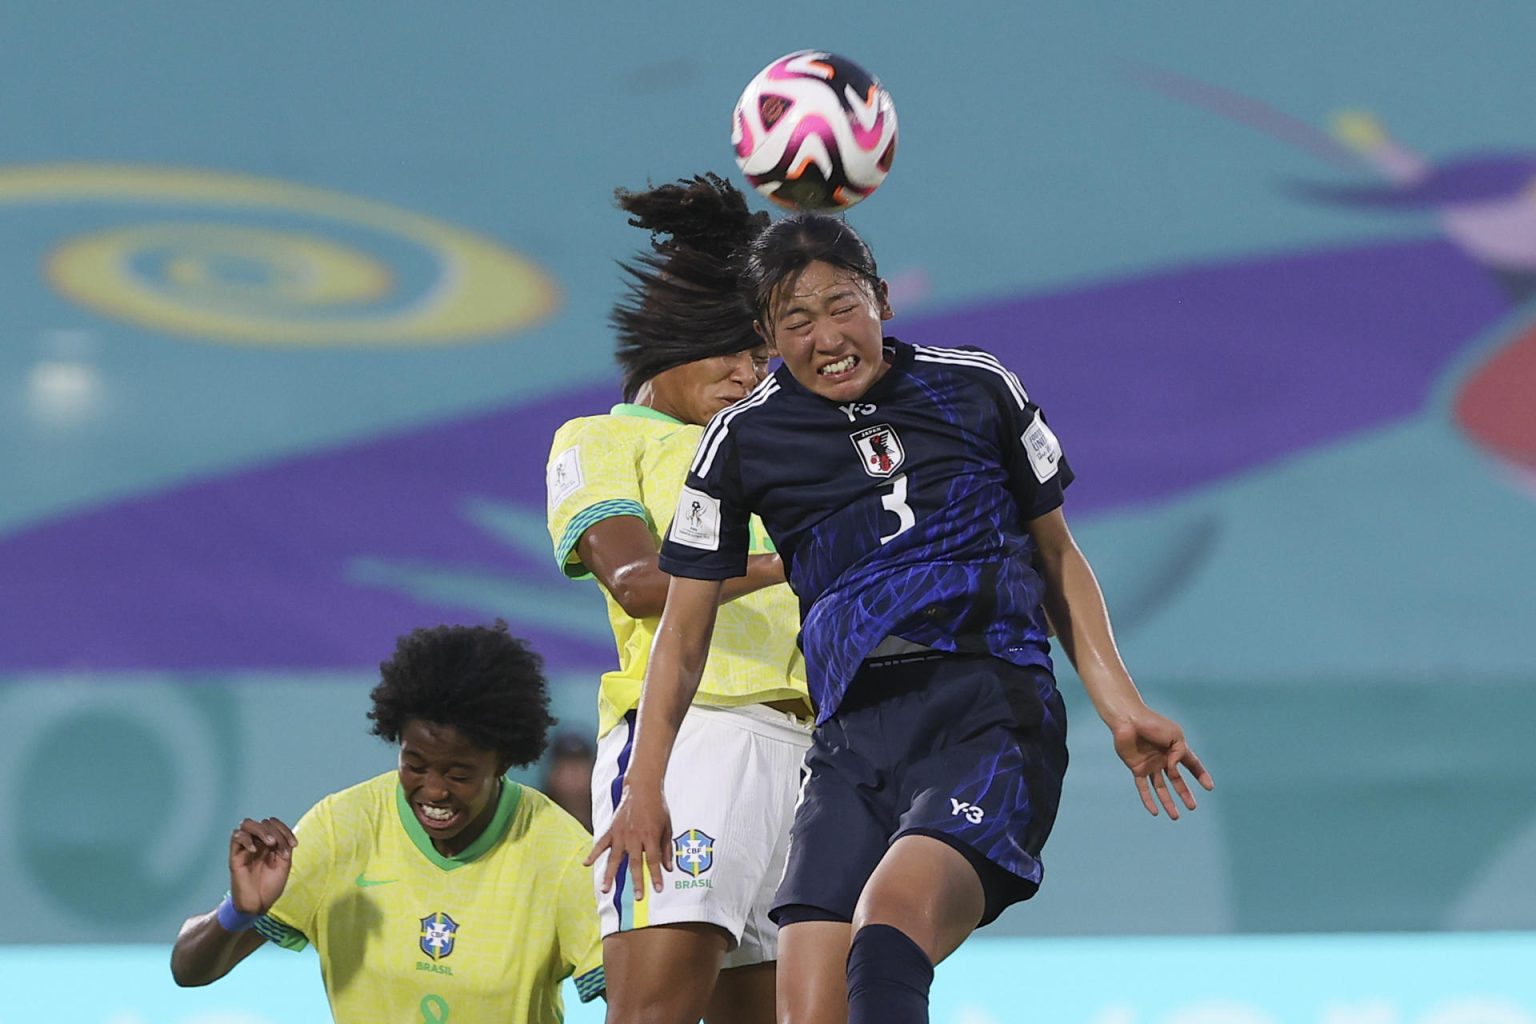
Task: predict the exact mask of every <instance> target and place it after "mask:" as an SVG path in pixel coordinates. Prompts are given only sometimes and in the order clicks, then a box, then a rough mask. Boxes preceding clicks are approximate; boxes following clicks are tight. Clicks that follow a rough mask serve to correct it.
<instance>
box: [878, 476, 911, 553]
mask: <svg viewBox="0 0 1536 1024" xmlns="http://www.w3.org/2000/svg"><path fill="white" fill-rule="evenodd" d="M890 488H891V492H890V493H889V494H882V495H880V504H881V506H882V507H884V508H885V510H886V511H887V512H894V513H896V518H897V520H898V523H897V525H896V529H895V530H893V531H892V532H890V533H888V534H886V535H885V536H883V537H881V538H880V543H881V544H889V543H890V542H891V541H893V540H895V539H896V538H897V537H900V536H901V535H902V534H904V533H906V532H907V531H908V530H910V529H912V527H913V525H915V524H916V523H917V516H916V515H914V514H913V512H912V506H911V505H908V504H907V474H905V473H902V474H901V475H899V476H894V477H892V478H891V479H890Z"/></svg>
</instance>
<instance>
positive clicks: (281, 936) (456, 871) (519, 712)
mask: <svg viewBox="0 0 1536 1024" xmlns="http://www.w3.org/2000/svg"><path fill="white" fill-rule="evenodd" d="M380 671H381V677H382V678H381V680H380V682H379V684H378V686H376V687H375V688H374V690H373V693H372V699H373V708H372V710H371V711H369V713H368V717H369V718H371V719H372V720H373V732H374V733H375V734H376V735H378V736H379V737H381V738H382V739H384V740H387V741H389V742H391V743H398V744H399V748H400V750H399V764H398V767H397V768H396V770H395V771H390V772H386V773H384V774H383V775H379V776H376V777H375V778H372V779H369V780H367V781H366V782H362V783H359V784H358V785H355V786H352V787H351V788H349V789H344V790H342V791H341V792H339V793H333V794H331V795H330V796H328V797H326V798H325V799H323V800H321V801H320V802H319V803H318V804H316V805H315V806H314V807H312V808H310V810H309V811H308V812H307V813H306V814H305V815H304V816H303V817H302V818H301V819H299V823H298V825H297V827H296V828H294V829H289V827H288V826H287V825H286V824H284V823H283V822H282V821H280V820H278V819H277V818H265V819H262V820H259V821H258V820H255V819H252V818H247V819H245V820H244V821H242V822H241V823H240V825H239V827H237V828H236V829H235V830H234V832H233V833H232V834H231V835H230V839H229V888H230V891H229V895H228V896H226V897H225V898H224V901H223V902H222V903H221V904H219V906H218V907H217V908H215V909H214V910H211V911H208V912H207V913H204V914H199V915H197V916H195V917H192V918H189V919H188V920H187V922H186V923H185V924H184V925H183V926H182V928H181V934H180V935H178V936H177V938H176V945H175V948H174V950H173V951H172V953H171V973H172V975H173V976H174V977H175V979H176V982H177V984H179V985H206V984H208V983H210V982H213V981H217V980H218V979H219V978H222V977H223V976H224V975H226V974H228V973H229V971H230V970H231V969H232V968H233V967H234V966H235V965H236V964H238V963H239V962H240V961H241V960H244V959H245V958H246V957H247V956H249V955H250V954H251V953H252V952H253V951H254V950H255V949H256V948H257V947H258V946H260V945H262V943H264V942H269V941H270V942H275V943H277V944H278V945H280V946H282V947H283V948H285V949H292V950H298V949H303V948H304V946H305V945H309V944H312V945H314V947H315V949H316V952H318V953H319V955H320V970H321V975H322V976H323V978H324V981H325V989H326V995H327V996H328V997H329V999H330V1004H331V1012H332V1014H333V1016H334V1017H335V1019H336V1020H337V1021H342V1022H357V1024H376V1022H379V1021H404V1020H410V1021H448V1020H452V1021H457V1022H470V1021H490V1020H495V1021H517V1022H523V1021H528V1022H540V1024H543V1022H549V1024H555V1022H558V1021H560V1020H562V1019H563V1016H564V1008H563V1006H562V1005H561V995H560V984H561V982H562V981H563V980H564V979H565V978H567V977H569V976H571V975H572V974H573V973H574V974H575V976H576V988H577V991H578V993H579V994H580V995H581V998H582V999H583V1000H584V1001H585V1000H589V999H592V998H595V997H596V996H597V995H599V994H601V992H602V989H603V969H602V947H601V945H600V944H599V939H598V932H597V915H596V914H595V913H593V910H592V895H591V893H592V889H591V886H592V883H591V878H590V876H589V874H588V872H587V871H586V870H585V869H584V868H583V867H582V864H581V859H582V855H583V854H584V853H585V851H586V848H587V845H588V843H589V841H590V837H589V836H588V834H587V832H586V830H585V829H583V828H582V827H581V825H579V824H578V823H577V822H576V820H575V819H574V818H572V817H571V816H570V815H569V814H567V813H565V812H564V811H563V810H561V809H560V808H559V807H557V806H555V804H554V802H553V801H551V800H550V799H549V798H548V797H546V796H544V794H542V793H540V792H538V791H537V790H534V789H530V788H528V787H526V786H521V785H518V784H517V783H515V782H513V781H511V780H510V779H507V778H506V773H507V770H508V769H509V768H511V767H512V766H513V765H527V764H530V763H532V762H533V761H535V760H537V759H538V757H539V755H540V754H542V753H543V751H544V746H545V740H546V738H547V735H548V732H549V727H550V726H551V725H552V724H553V719H552V718H550V716H549V693H548V690H547V688H546V686H545V682H544V676H543V672H542V662H541V659H540V658H539V656H538V655H537V654H535V653H534V652H533V651H532V650H530V649H529V647H528V646H527V645H526V644H525V643H524V642H523V641H522V640H519V639H517V638H515V637H513V636H510V635H509V634H508V633H507V629H506V625H505V623H501V622H498V623H497V624H496V625H495V626H440V627H437V628H435V629H420V630H417V631H416V632H414V633H411V634H409V635H408V636H404V637H401V638H400V640H399V642H398V645H397V646H396V648H395V653H394V655H393V657H391V658H390V659H389V660H388V661H386V662H384V664H383V665H381V666H380Z"/></svg>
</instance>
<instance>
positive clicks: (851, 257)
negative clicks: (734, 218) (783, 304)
mask: <svg viewBox="0 0 1536 1024" xmlns="http://www.w3.org/2000/svg"><path fill="white" fill-rule="evenodd" d="M818 261H819V262H821V263H829V264H831V265H832V266H834V267H841V268H842V269H844V270H846V271H848V272H850V273H852V274H855V275H857V276H858V277H860V278H863V279H864V280H865V281H866V282H868V283H869V286H870V287H871V288H873V289H876V294H878V289H879V286H880V271H879V268H877V267H876V266H875V254H874V253H873V252H871V251H870V248H869V245H868V244H867V243H866V242H865V241H864V239H862V238H860V237H859V233H858V232H857V231H855V230H853V228H851V227H849V226H848V223H847V222H846V221H844V220H843V219H842V218H841V217H829V216H827V215H825V214H817V213H797V214H795V215H793V216H790V217H785V218H784V219H782V220H779V221H775V222H774V223H773V224H772V225H771V226H769V227H768V228H766V229H765V230H763V231H760V232H759V233H758V234H757V235H756V236H754V237H753V239H752V241H751V244H750V245H748V246H747V250H746V255H745V260H744V262H743V268H742V273H741V288H742V290H743V292H744V293H745V294H746V298H747V301H748V302H749V303H750V304H751V306H752V315H753V317H755V318H756V319H759V320H762V321H763V322H764V323H766V322H767V320H768V317H767V314H768V312H769V303H770V302H772V301H773V293H774V290H775V289H777V288H778V287H779V285H780V284H782V283H784V282H785V281H787V280H789V279H790V278H792V277H795V276H797V275H798V274H799V273H800V272H801V271H802V270H804V269H805V268H806V267H808V266H810V265H811V264H812V263H814V262H818Z"/></svg>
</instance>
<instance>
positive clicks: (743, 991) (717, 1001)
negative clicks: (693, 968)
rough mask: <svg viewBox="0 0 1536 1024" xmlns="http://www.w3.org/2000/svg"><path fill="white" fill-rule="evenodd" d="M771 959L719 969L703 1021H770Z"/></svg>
mask: <svg viewBox="0 0 1536 1024" xmlns="http://www.w3.org/2000/svg"><path fill="white" fill-rule="evenodd" d="M776 974H777V972H776V971H775V970H774V964H773V961H771V960H770V961H769V962H767V963H764V964H748V965H747V966H745V967H731V968H728V969H726V970H723V971H721V972H720V980H719V981H717V982H715V994H714V996H713V997H712V998H711V999H710V1000H709V1009H708V1010H707V1011H705V1013H704V1024H773V1006H774V998H775V997H774V981H775V975H776Z"/></svg>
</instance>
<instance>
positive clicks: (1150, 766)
mask: <svg viewBox="0 0 1536 1024" xmlns="http://www.w3.org/2000/svg"><path fill="white" fill-rule="evenodd" d="M1110 731H1111V732H1112V733H1113V734H1114V737H1115V753H1117V754H1119V755H1120V760H1122V761H1124V762H1125V766H1126V767H1127V768H1129V769H1130V770H1131V774H1132V775H1134V776H1135V777H1136V790H1137V792H1139V793H1140V794H1141V802H1142V805H1143V806H1145V807H1146V809H1147V811H1148V812H1150V813H1151V814H1152V815H1154V816H1156V814H1157V805H1158V803H1162V805H1163V808H1164V809H1165V810H1167V812H1168V817H1170V818H1172V819H1174V820H1175V821H1177V820H1178V817H1179V805H1178V804H1177V803H1175V802H1174V799H1173V794H1174V793H1177V794H1178V796H1179V800H1181V801H1183V803H1184V806H1185V807H1187V808H1189V809H1190V810H1194V809H1195V794H1194V793H1193V792H1192V791H1191V790H1190V788H1189V784H1188V783H1187V782H1185V781H1184V776H1183V775H1182V774H1180V772H1179V768H1180V766H1183V767H1185V768H1188V769H1189V771H1190V773H1191V774H1193V775H1194V777H1195V781H1196V782H1198V783H1200V785H1201V786H1203V787H1205V789H1206V790H1207V791H1209V790H1211V789H1214V788H1215V787H1216V783H1215V781H1214V780H1212V778H1211V773H1210V772H1208V771H1206V770H1205V765H1203V764H1201V763H1200V759H1199V758H1198V757H1196V756H1195V752H1194V751H1193V750H1190V749H1189V744H1188V743H1186V742H1185V740H1184V730H1183V729H1181V728H1179V723H1178V722H1175V721H1174V720H1173V719H1171V718H1164V717H1163V716H1162V715H1160V714H1158V713H1157V712H1156V711H1153V710H1152V709H1151V708H1146V707H1143V708H1142V709H1141V711H1140V712H1139V713H1137V714H1136V715H1135V716H1133V717H1131V718H1129V719H1127V720H1125V721H1123V722H1119V723H1116V724H1115V725H1113V726H1111V727H1110ZM1170 786H1172V788H1173V792H1172V793H1170V792H1169V787H1170ZM1154 791H1155V792H1156V794H1157V796H1156V799H1154V798H1153V792H1154Z"/></svg>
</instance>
